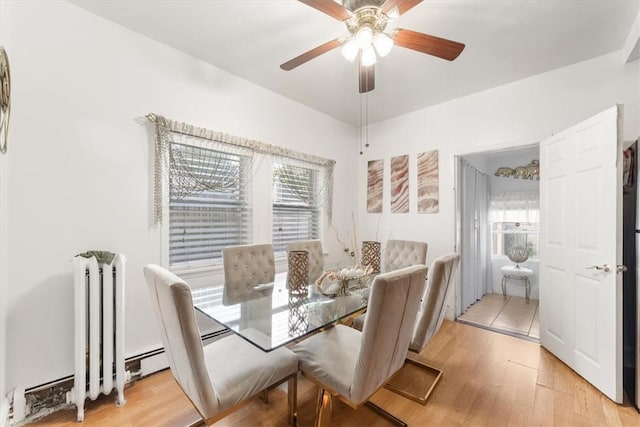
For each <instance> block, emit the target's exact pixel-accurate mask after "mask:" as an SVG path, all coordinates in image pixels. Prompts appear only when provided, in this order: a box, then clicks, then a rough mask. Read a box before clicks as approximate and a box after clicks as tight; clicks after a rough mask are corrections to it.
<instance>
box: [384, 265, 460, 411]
mask: <svg viewBox="0 0 640 427" xmlns="http://www.w3.org/2000/svg"><path fill="white" fill-rule="evenodd" d="M459 261H460V255H459V254H457V253H451V254H447V255H444V256H441V257H439V258H436V259H435V260H434V261H433V262H432V263H431V267H429V274H428V278H427V286H426V289H425V292H424V295H423V297H422V300H421V302H420V309H419V311H418V317H417V319H416V324H415V327H414V330H413V336H412V338H411V343H410V344H409V350H410V352H409V354H408V355H407V360H406V362H407V365H405V367H406V368H407V369H410V368H411V366H415V367H418V368H419V369H422V370H425V371H426V374H427V379H424V380H423V381H411V383H413V384H414V385H415V384H417V383H421V384H420V387H419V388H418V389H413V390H409V389H408V387H407V386H406V381H404V380H403V378H402V377H403V375H400V376H398V377H396V378H394V379H392V380H391V381H389V383H387V385H386V387H387V388H388V389H390V390H392V391H394V392H396V393H398V394H400V395H403V396H405V397H407V398H409V399H412V400H414V401H416V402H419V403H421V404H423V405H424V404H426V402H427V399H428V398H429V395H430V394H431V392H432V391H433V389H434V388H435V386H436V384H437V383H438V381H439V380H440V378H441V377H442V371H441V370H440V369H437V368H434V367H432V366H430V365H428V364H426V363H423V362H421V361H419V360H418V359H417V358H416V357H415V355H417V354H418V353H420V352H421V351H422V350H424V348H425V347H426V345H427V344H428V343H429V341H430V340H431V338H433V336H434V335H435V334H436V332H438V330H439V329H440V326H441V325H442V322H443V321H444V315H445V311H446V309H447V299H448V297H449V294H450V293H451V289H452V287H453V282H454V280H453V279H454V277H455V274H456V271H457V268H458V262H459ZM403 369H404V368H403ZM407 374H408V375H407V377H409V378H412V379H415V378H417V375H418V374H416V373H413V374H412V373H411V371H409V372H407Z"/></svg>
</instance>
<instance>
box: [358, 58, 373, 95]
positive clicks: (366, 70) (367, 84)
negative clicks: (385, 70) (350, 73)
mask: <svg viewBox="0 0 640 427" xmlns="http://www.w3.org/2000/svg"><path fill="white" fill-rule="evenodd" d="M358 72H359V74H360V79H359V80H360V93H365V92H370V91H372V90H373V89H375V87H376V85H375V68H374V66H373V65H367V66H366V67H365V66H364V65H362V63H361V62H360V61H358Z"/></svg>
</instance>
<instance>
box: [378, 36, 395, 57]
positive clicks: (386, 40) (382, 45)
mask: <svg viewBox="0 0 640 427" xmlns="http://www.w3.org/2000/svg"><path fill="white" fill-rule="evenodd" d="M373 46H374V47H375V48H376V52H378V55H380V57H383V58H384V57H385V56H387V55H388V54H389V52H391V48H392V47H393V39H392V38H391V37H389V35H388V34H385V33H377V34H376V35H375V36H373Z"/></svg>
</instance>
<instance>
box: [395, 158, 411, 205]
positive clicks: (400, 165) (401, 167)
mask: <svg viewBox="0 0 640 427" xmlns="http://www.w3.org/2000/svg"><path fill="white" fill-rule="evenodd" d="M408 212H409V156H398V157H392V158H391V213H408Z"/></svg>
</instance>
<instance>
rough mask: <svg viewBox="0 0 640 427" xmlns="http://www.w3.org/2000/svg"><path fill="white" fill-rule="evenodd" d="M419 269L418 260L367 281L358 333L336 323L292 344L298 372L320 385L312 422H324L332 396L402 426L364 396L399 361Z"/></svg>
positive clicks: (414, 306) (418, 288) (420, 287)
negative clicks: (365, 308)
mask: <svg viewBox="0 0 640 427" xmlns="http://www.w3.org/2000/svg"><path fill="white" fill-rule="evenodd" d="M425 274H426V266H424V265H418V266H413V267H408V268H405V269H401V270H396V271H393V272H389V273H383V274H380V275H379V276H377V277H376V278H375V279H374V282H373V284H372V286H371V292H370V295H369V307H368V315H367V319H366V321H365V324H364V328H363V330H362V332H360V331H358V330H356V329H353V328H350V327H347V326H344V325H337V326H335V327H333V328H331V329H329V330H326V331H324V332H322V333H319V334H317V335H314V336H313V337H311V338H308V339H306V340H304V341H302V342H301V343H299V344H297V345H295V346H294V347H292V350H293V351H294V352H295V353H296V354H297V355H298V358H299V364H300V369H301V370H302V372H303V373H304V374H305V375H306V376H307V377H308V378H309V379H311V381H313V382H314V383H316V384H317V385H318V386H319V387H320V390H319V393H318V414H317V425H319V426H320V425H329V424H330V422H331V421H330V420H331V407H332V399H333V396H337V397H339V398H340V399H341V400H342V401H343V402H345V403H346V404H347V405H349V406H350V407H352V408H354V409H358V408H360V407H361V406H362V405H364V404H367V405H368V406H372V407H373V408H374V409H376V411H377V412H379V413H381V414H383V415H385V416H387V417H388V418H390V419H391V420H393V421H394V422H396V423H398V424H401V425H406V424H404V423H402V422H401V421H400V420H398V419H397V418H395V417H394V416H393V415H391V414H389V413H387V412H386V411H384V410H383V409H382V408H379V407H377V406H376V405H374V404H373V403H371V402H368V400H369V398H370V397H371V396H372V395H373V394H374V393H375V392H376V391H377V390H378V389H380V388H381V387H382V386H384V385H385V383H386V382H387V381H388V380H389V379H390V378H391V377H392V376H393V375H394V373H395V372H396V371H397V370H398V369H400V368H401V367H402V365H403V363H404V360H405V357H406V355H407V351H408V348H409V343H410V341H411V335H412V332H413V327H414V324H415V319H416V315H417V313H418V304H419V301H420V296H421V295H422V293H423V291H424V284H425V282H424V278H425ZM389 308H393V309H389Z"/></svg>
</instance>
